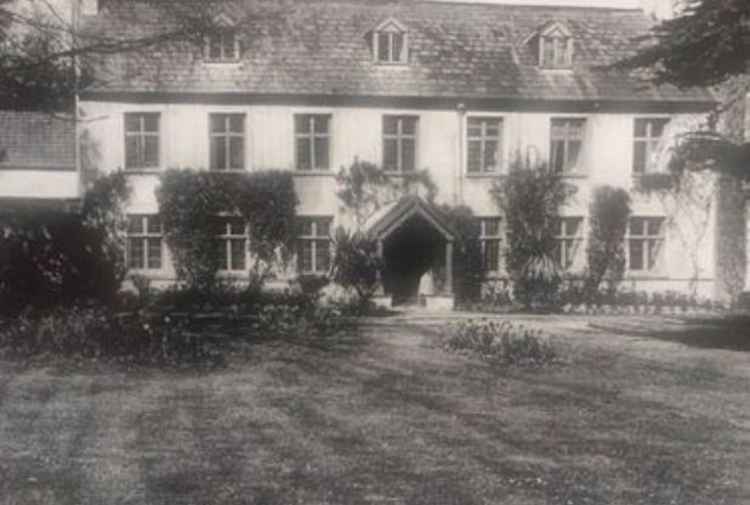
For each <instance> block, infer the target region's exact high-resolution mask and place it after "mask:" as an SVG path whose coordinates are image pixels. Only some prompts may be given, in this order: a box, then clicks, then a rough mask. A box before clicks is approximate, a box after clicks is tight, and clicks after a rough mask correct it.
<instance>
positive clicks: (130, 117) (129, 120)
mask: <svg viewBox="0 0 750 505" xmlns="http://www.w3.org/2000/svg"><path fill="white" fill-rule="evenodd" d="M125 131H126V132H139V131H141V115H140V114H125Z"/></svg>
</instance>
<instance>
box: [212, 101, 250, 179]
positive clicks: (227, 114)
mask: <svg viewBox="0 0 750 505" xmlns="http://www.w3.org/2000/svg"><path fill="white" fill-rule="evenodd" d="M215 116H223V117H224V126H225V128H226V131H224V132H218V133H215V132H213V131H211V125H212V120H213V118H214V117H215ZM231 116H237V117H241V118H242V132H241V133H238V132H232V131H231V128H230V125H231ZM219 137H224V138H226V142H225V144H224V157H225V158H224V159H225V162H226V164H227V166H226V167H225V168H214V167H213V166H211V163H212V160H213V156H212V154H213V151H212V149H213V139H214V138H219ZM232 138H240V139H242V167H240V168H232V167H231V166H230V165H231V139H232ZM247 154H248V153H247V114H246V113H245V112H244V111H232V110H229V111H216V112H209V113H208V169H209V171H211V172H221V173H224V172H245V171H247V169H248V155H247Z"/></svg>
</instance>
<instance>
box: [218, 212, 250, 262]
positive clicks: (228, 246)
mask: <svg viewBox="0 0 750 505" xmlns="http://www.w3.org/2000/svg"><path fill="white" fill-rule="evenodd" d="M218 219H219V220H220V222H221V225H220V227H221V230H220V231H221V233H220V234H218V235H217V236H216V239H217V240H219V242H220V244H221V245H220V251H219V254H221V255H222V256H223V257H224V259H225V260H226V266H227V267H228V268H221V267H219V272H222V273H239V272H246V271H247V268H248V251H247V241H248V240H249V237H248V228H247V226H248V225H247V223H244V222H243V228H242V230H243V231H242V233H234V232H233V231H232V226H231V225H232V221H233V220H242V218H241V217H239V216H220V217H219V218H218ZM235 241H242V250H243V252H244V255H243V263H244V265H242V266H241V268H239V267H237V266H235V265H234V261H233V259H232V258H233V257H232V243H233V242H235Z"/></svg>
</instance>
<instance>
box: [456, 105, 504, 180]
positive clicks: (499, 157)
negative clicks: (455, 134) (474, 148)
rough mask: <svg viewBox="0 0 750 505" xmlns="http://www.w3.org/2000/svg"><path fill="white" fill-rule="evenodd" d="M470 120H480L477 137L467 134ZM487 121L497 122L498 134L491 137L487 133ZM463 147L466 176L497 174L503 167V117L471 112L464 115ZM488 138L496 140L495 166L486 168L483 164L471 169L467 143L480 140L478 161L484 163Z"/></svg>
mask: <svg viewBox="0 0 750 505" xmlns="http://www.w3.org/2000/svg"><path fill="white" fill-rule="evenodd" d="M472 120H479V121H482V133H481V134H480V136H479V137H472V136H470V135H469V123H470V122H471V121H472ZM487 121H496V122H497V123H498V128H499V129H498V135H497V137H491V136H489V135H487V126H486V122H487ZM464 130H465V132H466V134H465V135H464V137H465V139H464V149H465V151H466V152H465V156H464V157H465V164H466V175H467V176H478V175H493V174H499V173H501V172H502V171H503V169H504V153H505V146H504V140H505V118H504V117H503V116H499V115H491V114H471V115H467V116H466V121H465V124H464ZM490 140H495V141H497V152H496V153H495V166H494V167H490V168H489V169H487V168H486V167H484V166H480V167H479V170H471V167H470V166H469V145H470V143H471V142H480V161H481V162H482V165H483V164H484V163H483V161H484V154H485V152H486V149H487V147H486V144H487V142H488V141H490Z"/></svg>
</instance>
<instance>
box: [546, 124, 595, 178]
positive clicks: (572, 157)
mask: <svg viewBox="0 0 750 505" xmlns="http://www.w3.org/2000/svg"><path fill="white" fill-rule="evenodd" d="M585 133H586V120H585V119H579V118H552V121H551V124H550V161H549V164H550V168H551V169H552V171H554V172H557V173H569V172H576V171H578V170H580V168H581V167H580V161H581V160H580V157H581V150H582V147H583V138H584V136H585Z"/></svg>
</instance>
